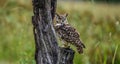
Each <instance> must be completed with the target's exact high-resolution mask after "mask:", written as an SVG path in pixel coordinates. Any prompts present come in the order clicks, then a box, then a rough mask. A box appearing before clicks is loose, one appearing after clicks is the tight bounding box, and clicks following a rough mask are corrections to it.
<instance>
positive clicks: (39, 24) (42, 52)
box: [32, 0, 74, 64]
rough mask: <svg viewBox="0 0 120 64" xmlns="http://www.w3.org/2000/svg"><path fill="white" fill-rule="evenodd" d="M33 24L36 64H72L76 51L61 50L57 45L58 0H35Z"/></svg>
mask: <svg viewBox="0 0 120 64" xmlns="http://www.w3.org/2000/svg"><path fill="white" fill-rule="evenodd" d="M32 2H33V12H34V16H32V24H33V33H34V38H35V47H36V50H35V60H36V64H72V63H73V57H74V51H73V50H71V49H65V48H59V47H58V44H57V39H56V34H55V30H54V28H53V23H52V21H53V19H54V16H55V11H56V2H57V1H56V0H33V1H32Z"/></svg>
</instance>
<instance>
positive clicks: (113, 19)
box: [0, 0, 120, 64]
mask: <svg viewBox="0 0 120 64" xmlns="http://www.w3.org/2000/svg"><path fill="white" fill-rule="evenodd" d="M61 3H62V5H61ZM119 11H120V5H110V4H102V3H101V4H91V3H89V2H87V3H73V2H72V5H71V2H58V7H57V12H59V13H69V16H68V20H69V23H70V24H71V25H72V26H74V27H75V28H76V29H77V30H78V32H80V35H81V37H80V38H81V39H82V41H83V42H84V43H85V45H86V49H85V51H84V54H78V53H77V52H76V54H75V58H74V64H120V47H119V44H120V24H119V23H120V13H119ZM32 15H33V13H32V5H31V2H30V1H29V0H28V3H27V4H26V1H24V0H19V1H16V0H8V1H6V0H4V1H3V0H1V1H0V64H35V61H34V50H35V47H34V37H33V32H32V23H31V16H32ZM72 48H73V49H74V50H76V49H75V48H74V47H73V46H72Z"/></svg>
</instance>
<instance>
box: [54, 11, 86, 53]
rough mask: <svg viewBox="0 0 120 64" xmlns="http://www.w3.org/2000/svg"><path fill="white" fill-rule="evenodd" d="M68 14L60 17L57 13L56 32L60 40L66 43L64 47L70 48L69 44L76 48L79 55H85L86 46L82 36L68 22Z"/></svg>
mask: <svg viewBox="0 0 120 64" xmlns="http://www.w3.org/2000/svg"><path fill="white" fill-rule="evenodd" d="M67 16H68V14H64V15H59V14H57V13H56V16H55V18H56V20H55V22H56V23H55V24H54V28H55V31H56V33H57V35H58V36H59V38H60V39H61V40H63V41H64V47H69V46H68V44H72V45H74V46H76V48H77V51H78V52H79V53H83V48H85V45H84V44H83V43H82V42H81V40H80V35H79V33H78V32H77V31H76V29H75V28H74V27H72V26H71V25H70V24H69V23H68V21H67Z"/></svg>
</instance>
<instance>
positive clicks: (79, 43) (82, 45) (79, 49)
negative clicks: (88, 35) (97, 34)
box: [75, 40, 85, 54]
mask: <svg viewBox="0 0 120 64" xmlns="http://www.w3.org/2000/svg"><path fill="white" fill-rule="evenodd" d="M75 46H76V47H77V51H78V53H80V54H81V53H83V48H85V45H84V44H83V43H82V42H81V41H80V40H79V41H78V42H77V43H76V44H75Z"/></svg>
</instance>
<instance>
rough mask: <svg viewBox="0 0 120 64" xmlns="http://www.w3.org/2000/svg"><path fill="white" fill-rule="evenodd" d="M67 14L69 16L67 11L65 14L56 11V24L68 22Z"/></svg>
mask: <svg viewBox="0 0 120 64" xmlns="http://www.w3.org/2000/svg"><path fill="white" fill-rule="evenodd" d="M67 16H68V14H67V13H66V14H63V15H59V14H57V13H56V15H55V18H56V24H68V21H67Z"/></svg>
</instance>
